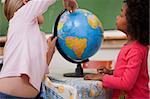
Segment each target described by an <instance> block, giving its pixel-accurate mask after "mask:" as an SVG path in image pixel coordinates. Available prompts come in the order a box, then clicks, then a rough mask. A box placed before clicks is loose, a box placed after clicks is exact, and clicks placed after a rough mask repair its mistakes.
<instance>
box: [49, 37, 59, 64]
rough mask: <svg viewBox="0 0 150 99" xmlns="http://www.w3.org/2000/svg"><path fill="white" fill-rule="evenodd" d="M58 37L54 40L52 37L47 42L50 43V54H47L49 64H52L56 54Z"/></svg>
mask: <svg viewBox="0 0 150 99" xmlns="http://www.w3.org/2000/svg"><path fill="white" fill-rule="evenodd" d="M56 40H57V37H55V38H54V39H52V37H49V38H48V40H47V42H48V52H47V64H49V63H50V61H51V59H52V57H53V54H54V52H55V43H56Z"/></svg>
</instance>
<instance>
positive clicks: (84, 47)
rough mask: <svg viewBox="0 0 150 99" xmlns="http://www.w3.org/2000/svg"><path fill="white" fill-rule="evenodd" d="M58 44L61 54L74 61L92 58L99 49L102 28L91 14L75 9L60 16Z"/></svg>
mask: <svg viewBox="0 0 150 99" xmlns="http://www.w3.org/2000/svg"><path fill="white" fill-rule="evenodd" d="M57 37H58V43H59V46H60V48H61V50H62V51H63V53H64V54H65V55H66V56H67V57H68V58H70V59H71V60H74V61H79V62H80V61H83V60H86V59H88V58H89V57H91V56H93V55H94V54H95V53H96V52H97V51H98V50H99V48H100V46H101V43H102V39H103V27H102V24H101V22H100V20H99V19H98V18H97V16H96V15H94V14H93V13H91V12H89V11H87V10H85V9H77V10H76V11H75V12H73V13H70V12H69V11H66V12H65V13H63V14H62V16H61V18H60V20H59V22H58V26H57Z"/></svg>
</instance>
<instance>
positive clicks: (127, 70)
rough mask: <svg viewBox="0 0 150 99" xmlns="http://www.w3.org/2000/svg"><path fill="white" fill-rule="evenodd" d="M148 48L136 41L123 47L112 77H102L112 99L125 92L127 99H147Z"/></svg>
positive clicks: (116, 98) (117, 98)
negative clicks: (111, 94) (110, 92)
mask: <svg viewBox="0 0 150 99" xmlns="http://www.w3.org/2000/svg"><path fill="white" fill-rule="evenodd" d="M147 60H148V47H146V46H143V45H141V44H140V43H138V42H137V41H135V42H133V43H131V44H128V45H125V46H124V47H123V48H122V49H121V51H120V53H119V55H118V59H117V62H116V65H115V71H114V75H113V76H110V75H105V76H104V77H103V86H104V87H108V88H112V89H114V90H113V99H119V96H120V95H121V91H125V93H126V96H127V99H149V95H150V94H149V88H148V82H149V76H148V62H147Z"/></svg>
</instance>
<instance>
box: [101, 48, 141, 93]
mask: <svg viewBox="0 0 150 99" xmlns="http://www.w3.org/2000/svg"><path fill="white" fill-rule="evenodd" d="M127 60H128V64H127V65H125V66H124V68H125V70H124V73H123V75H122V76H120V77H115V76H110V75H105V76H103V79H102V80H103V86H104V87H108V88H113V89H122V90H130V89H132V88H133V86H134V84H135V82H136V80H137V77H138V74H139V71H140V68H141V64H142V60H143V56H142V53H141V52H140V51H139V49H132V50H131V51H129V53H128V57H127ZM116 72H117V70H116Z"/></svg>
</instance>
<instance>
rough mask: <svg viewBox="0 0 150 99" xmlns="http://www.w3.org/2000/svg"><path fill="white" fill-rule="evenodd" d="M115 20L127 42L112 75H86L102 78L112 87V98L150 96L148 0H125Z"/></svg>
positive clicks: (127, 98) (144, 98)
mask: <svg viewBox="0 0 150 99" xmlns="http://www.w3.org/2000/svg"><path fill="white" fill-rule="evenodd" d="M116 24H117V29H118V30H120V31H122V32H124V33H125V34H126V35H127V39H128V42H127V43H126V44H125V45H124V46H123V47H122V48H121V51H120V53H119V55H118V59H117V61H116V64H115V69H114V73H113V75H108V74H95V75H86V76H85V79H90V80H102V85H103V87H106V88H111V89H113V96H112V97H113V99H119V98H121V96H123V97H124V98H125V99H149V98H150V97H149V96H150V94H149V87H148V83H149V76H148V61H147V60H148V50H149V48H148V45H149V44H150V43H149V0H125V1H124V3H123V6H122V9H121V14H120V15H119V16H117V22H116Z"/></svg>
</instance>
